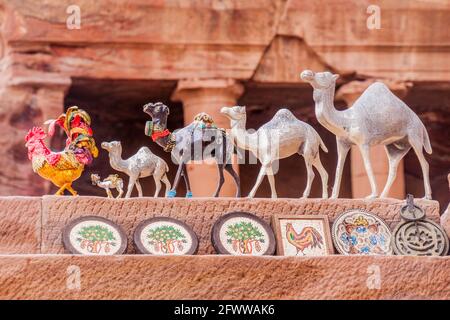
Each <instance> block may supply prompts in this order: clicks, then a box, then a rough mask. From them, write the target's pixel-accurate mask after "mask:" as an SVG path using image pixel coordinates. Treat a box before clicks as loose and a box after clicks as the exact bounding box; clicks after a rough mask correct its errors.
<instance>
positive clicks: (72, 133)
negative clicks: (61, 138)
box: [25, 107, 98, 196]
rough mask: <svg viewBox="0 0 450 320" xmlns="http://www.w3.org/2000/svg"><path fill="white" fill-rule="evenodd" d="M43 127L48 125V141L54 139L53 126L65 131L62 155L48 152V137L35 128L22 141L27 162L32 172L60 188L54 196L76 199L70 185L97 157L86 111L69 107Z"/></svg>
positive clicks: (89, 119)
mask: <svg viewBox="0 0 450 320" xmlns="http://www.w3.org/2000/svg"><path fill="white" fill-rule="evenodd" d="M45 124H49V128H48V136H50V137H51V136H53V135H54V133H55V127H56V125H58V126H60V127H61V128H62V129H63V130H64V132H65V133H66V135H67V140H66V146H65V148H64V150H63V151H61V152H53V151H51V150H50V149H49V148H48V147H47V146H46V145H45V142H44V139H45V138H46V137H47V134H46V133H45V132H44V130H43V129H42V128H41V127H34V128H33V129H31V130H30V131H28V134H27V136H26V137H25V141H26V144H25V146H26V147H27V148H28V159H30V160H31V163H32V166H33V171H34V172H36V173H37V174H39V175H40V176H41V177H42V178H44V179H46V180H50V181H51V182H52V183H53V184H54V185H56V186H58V187H59V189H58V191H56V195H63V194H64V191H65V190H68V191H69V192H70V193H71V194H72V195H74V196H75V195H76V194H77V192H76V191H75V190H74V189H73V188H72V182H73V181H75V180H77V179H78V178H79V177H80V176H81V174H82V173H83V170H84V166H85V165H89V164H91V163H92V161H93V158H96V157H97V156H98V149H97V147H96V146H95V141H94V138H93V137H92V129H91V127H90V125H91V118H90V117H89V115H88V114H87V112H86V111H84V110H82V109H79V108H78V107H70V108H69V109H68V110H67V112H66V113H63V114H61V115H60V116H59V117H58V119H56V120H48V121H46V122H45Z"/></svg>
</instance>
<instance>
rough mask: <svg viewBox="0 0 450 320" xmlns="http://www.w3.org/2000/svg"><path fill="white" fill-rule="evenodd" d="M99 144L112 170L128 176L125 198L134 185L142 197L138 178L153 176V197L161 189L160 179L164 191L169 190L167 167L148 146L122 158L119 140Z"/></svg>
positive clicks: (156, 195) (128, 195)
mask: <svg viewBox="0 0 450 320" xmlns="http://www.w3.org/2000/svg"><path fill="white" fill-rule="evenodd" d="M101 146H102V148H103V149H105V150H106V151H108V152H109V163H110V165H111V167H112V168H113V169H114V170H117V171H120V172H124V173H126V174H127V175H128V176H129V177H130V179H129V181H128V189H127V193H126V194H125V198H129V197H130V195H131V192H132V191H133V188H134V186H135V185H136V189H137V191H138V195H139V197H142V187H141V184H140V182H139V179H140V178H145V177H149V176H153V179H154V180H155V186H156V190H155V194H154V197H155V198H156V197H158V195H159V191H160V190H161V181H162V182H163V183H164V185H165V187H166V193H167V191H168V190H170V182H169V179H168V178H167V171H169V167H168V166H167V163H166V162H165V161H164V160H163V159H161V158H160V157H158V156H156V155H155V154H153V153H152V152H151V151H150V149H149V148H147V147H142V148H140V149H139V150H138V152H137V153H136V154H135V155H133V156H131V157H130V158H128V159H126V160H123V159H122V145H121V143H120V141H111V142H102V144H101Z"/></svg>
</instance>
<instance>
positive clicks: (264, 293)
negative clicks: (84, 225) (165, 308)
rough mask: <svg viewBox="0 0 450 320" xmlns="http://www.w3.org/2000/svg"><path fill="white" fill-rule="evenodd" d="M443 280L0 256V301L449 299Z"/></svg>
mask: <svg viewBox="0 0 450 320" xmlns="http://www.w3.org/2000/svg"><path fill="white" fill-rule="evenodd" d="M69 266H72V267H71V268H69V269H68V267H69ZM73 266H75V267H73ZM77 267H78V268H79V270H80V289H79V290H78V289H76V288H75V289H68V288H67V285H66V283H72V284H73V283H75V282H74V281H75V279H76V275H75V274H74V273H73V272H74V271H73V270H75V269H76V268H77ZM378 268H379V269H378ZM378 270H379V274H380V276H381V278H380V281H381V282H380V286H379V289H376V288H374V287H373V286H371V284H373V283H375V284H376V282H373V280H374V279H375V277H376V275H375V274H376V273H377V271H378ZM449 278H450V257H406V256H403V257H400V256H390V257H373V256H372V257H370V256H352V257H349V256H338V255H333V256H328V257H314V258H300V257H232V256H218V255H215V256H211V255H209V256H178V257H157V256H143V255H124V256H103V257H92V256H72V255H1V256H0V283H2V285H1V286H0V299H449V298H450V285H449V282H448V279H449ZM375 286H376V285H375ZM72 288H73V287H72ZM370 288H372V289H370Z"/></svg>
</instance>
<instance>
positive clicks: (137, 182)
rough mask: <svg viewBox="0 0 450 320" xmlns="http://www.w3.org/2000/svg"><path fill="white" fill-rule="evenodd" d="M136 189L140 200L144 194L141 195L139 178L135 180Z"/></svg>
mask: <svg viewBox="0 0 450 320" xmlns="http://www.w3.org/2000/svg"><path fill="white" fill-rule="evenodd" d="M136 189H137V191H138V196H139V197H140V198H142V197H143V195H144V194H143V193H142V187H141V182H140V181H139V178H138V179H136Z"/></svg>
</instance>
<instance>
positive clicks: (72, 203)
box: [0, 196, 439, 254]
mask: <svg viewBox="0 0 450 320" xmlns="http://www.w3.org/2000/svg"><path fill="white" fill-rule="evenodd" d="M417 204H418V205H420V206H421V207H422V208H423V209H424V210H425V212H426V215H427V217H428V218H430V219H432V220H433V221H435V222H437V223H439V204H438V202H436V201H429V200H417ZM403 205H404V201H401V200H395V199H383V200H381V199H375V200H365V199H327V200H322V199H306V200H304V199H263V198H255V199H246V198H240V199H236V198H217V199H214V198H192V199H185V198H174V199H167V198H157V199H154V198H131V199H108V198H104V197H85V196H79V197H74V198H72V197H57V196H44V197H42V198H41V197H0V230H1V232H0V254H31V253H46V254H56V253H64V249H63V246H62V241H61V230H62V229H63V227H64V226H65V225H66V224H67V223H68V222H69V221H70V220H72V219H75V218H78V217H80V216H87V215H98V216H102V217H105V218H108V219H110V220H112V221H114V222H116V223H117V224H119V225H121V226H122V227H123V228H124V229H125V231H126V232H127V235H128V239H129V245H128V251H127V253H134V248H133V245H132V243H131V241H130V240H131V239H132V233H133V230H134V229H135V228H136V226H137V225H138V224H139V222H141V221H143V220H145V219H147V218H152V217H155V216H166V217H172V218H175V219H179V220H182V221H184V222H185V223H187V224H188V225H190V226H191V227H192V228H193V229H194V231H195V232H196V234H197V235H198V237H199V242H200V244H199V252H198V253H199V254H212V253H214V249H213V247H212V246H211V241H210V239H211V234H210V233H211V228H212V226H213V224H214V222H215V221H216V220H217V219H218V218H219V217H220V216H222V215H224V214H225V213H227V212H231V211H247V212H250V213H253V214H256V215H257V216H259V217H260V218H262V219H264V220H265V221H266V222H268V223H270V219H271V217H272V216H273V215H274V214H324V215H327V216H328V217H329V219H330V222H333V221H334V219H335V218H336V216H337V215H339V214H340V213H342V212H344V211H347V210H350V209H356V208H358V209H363V210H367V211H370V212H372V213H374V214H376V215H378V216H380V217H381V218H382V219H384V220H385V221H386V222H387V223H388V224H389V226H390V227H391V228H394V227H395V225H396V224H397V223H398V222H399V220H400V215H399V212H400V208H401V207H402V206H403Z"/></svg>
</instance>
